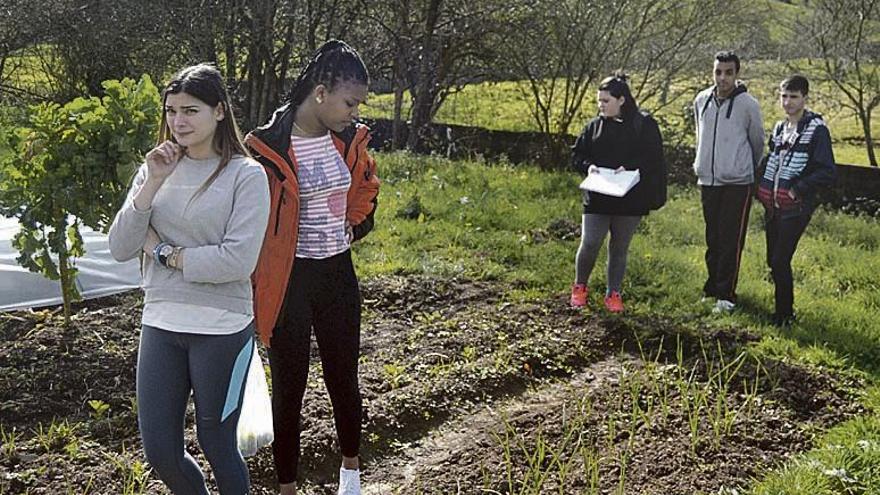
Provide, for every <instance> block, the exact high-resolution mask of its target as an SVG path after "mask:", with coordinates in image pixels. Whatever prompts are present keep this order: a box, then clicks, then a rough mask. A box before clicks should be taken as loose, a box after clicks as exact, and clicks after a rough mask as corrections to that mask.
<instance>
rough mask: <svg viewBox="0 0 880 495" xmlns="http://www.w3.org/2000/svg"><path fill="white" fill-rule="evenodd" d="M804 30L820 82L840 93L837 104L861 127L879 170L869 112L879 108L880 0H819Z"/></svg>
mask: <svg viewBox="0 0 880 495" xmlns="http://www.w3.org/2000/svg"><path fill="white" fill-rule="evenodd" d="M813 9H814V10H813V16H812V18H811V19H810V22H809V23H808V24H806V25H805V26H804V28H805V32H807V33H809V35H810V37H809V38H808V39H805V41H804V42H805V43H807V44H810V45H812V46H813V47H814V48H815V55H816V56H817V58H818V60H815V61H814V60H810V61H809V63H808V67H810V68H818V69H819V71H820V73H821V74H822V79H824V80H827V81H830V82H831V83H833V85H834V86H835V87H836V88H837V89H838V90H840V92H841V93H843V95H844V97H845V98H843V99H841V101H840V104H841V105H843V106H844V107H846V108H848V109H850V110H852V111H853V113H854V114H855V115H856V117H857V118H858V120H859V123H860V124H861V126H862V132H863V133H864V137H865V147H866V149H867V151H868V161H869V163H870V164H871V166H872V167H876V166H878V163H877V155H876V152H875V150H874V139H873V137H872V135H871V125H872V122H871V114H872V112H873V111H874V110H875V109H876V108H877V107H878V106H880V41H878V40H877V24H878V23H880V0H817V1H816V2H814V3H813Z"/></svg>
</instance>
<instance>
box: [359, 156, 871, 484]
mask: <svg viewBox="0 0 880 495" xmlns="http://www.w3.org/2000/svg"><path fill="white" fill-rule="evenodd" d="M379 163H380V167H381V168H380V171H381V175H382V177H383V180H384V186H383V192H382V197H383V198H384V199H383V200H382V205H381V208H380V209H379V212H378V217H377V221H376V225H377V226H378V227H377V230H376V231H375V232H374V233H373V234H372V235H371V236H370V237H368V238H367V239H366V240H365V242H364V244H362V245H361V246H360V247H359V248H358V250H357V265H358V267H359V271H360V273H361V274H362V275H364V276H365V277H374V276H378V275H387V274H425V273H427V274H433V275H441V276H444V277H449V276H461V277H465V278H476V279H481V280H487V281H490V282H492V283H494V284H497V285H498V286H499V288H502V287H503V288H504V290H510V289H511V288H513V289H514V294H518V296H516V297H519V298H521V299H523V300H528V299H530V298H533V297H546V295H547V294H559V295H562V294H565V293H566V291H567V290H568V287H569V284H570V282H571V280H572V278H573V260H574V253H575V250H576V249H577V242H578V241H577V235H576V233H577V229H578V224H577V222H578V221H579V217H580V206H579V195H578V193H577V189H576V187H577V178H576V177H574V176H573V175H572V174H565V173H544V172H540V171H538V170H536V169H534V168H530V167H515V168H514V167H511V166H507V165H503V164H502V165H484V164H481V163H474V162H466V163H463V162H449V161H445V160H442V159H438V158H424V157H413V156H410V155H407V154H391V155H380V157H379ZM760 210H761V208H760V206H757V205H756V207H755V208H754V209H753V213H752V216H751V219H750V229H749V233H748V239H747V244H746V251H745V253H744V255H743V267H742V274H741V277H740V280H741V281H740V284H739V293H740V297H741V307H742V309H741V310H740V311H737V312H735V313H734V314H732V315H729V316H723V317H719V316H716V315H713V314H712V313H711V311H710V309H711V308H710V307H709V306H708V305H706V304H701V303H700V302H699V300H700V290H701V286H702V282H703V277H704V270H705V269H704V266H703V252H704V245H703V233H702V227H703V224H702V219H701V213H700V205H699V198H698V195H697V193H696V191H694V190H692V189H675V190H673V193H672V197H671V199H670V201H669V203H668V204H667V206H666V207H665V208H664V209H662V210H661V211H659V212H655V213H652V214H651V215H650V216H649V217H648V218H646V219H645V221H644V222H643V223H642V225H641V226H640V228H639V232H638V234H637V235H636V237H635V239H634V241H633V244H632V248H631V251H630V256H629V260H630V261H629V267H628V272H627V276H626V279H625V281H624V292H625V299H626V302H627V304H628V306H627V307H628V315H629V316H630V317H633V318H639V317H640V316H651V317H658V318H663V319H668V320H669V321H672V322H675V325H678V326H680V327H681V328H703V327H705V326H707V325H708V326H709V327H716V328H718V329H719V330H720V329H725V328H728V329H737V328H739V329H746V330H748V331H750V332H755V333H757V334H758V335H760V336H761V338H760V339H759V340H758V341H756V342H753V343H751V344H749V347H750V352H754V353H755V354H756V355H759V356H766V357H768V358H770V357H773V358H778V359H783V360H786V361H792V362H797V363H803V364H806V365H808V366H813V367H817V368H819V369H840V370H850V371H852V372H855V373H864V374H865V376H867V377H868V378H869V381H870V382H871V383H876V380H877V378H880V365H878V363H880V345H878V344H880V323H878V322H877V318H876V315H877V312H878V310H880V284H878V283H877V281H876V276H875V274H877V273H880V257H878V256H877V250H878V248H880V228H878V224H877V221H875V220H870V219H863V218H854V217H851V216H847V215H844V214H840V213H836V212H830V211H824V210H820V211H818V212H817V213H816V215H815V217H814V219H813V221H812V224H811V225H810V226H809V228H808V229H807V232H806V234H805V237H804V238H803V240H802V241H801V244H800V247H799V249H798V251H797V254H796V256H795V258H794V261H793V267H794V274H795V284H796V303H795V305H796V309H797V311H798V314H799V322H798V323H797V324H796V326H795V327H794V328H792V329H790V330H786V331H779V330H777V329H775V328H774V327H772V326H770V325H769V324H768V323H769V321H768V315H769V314H770V313H771V312H772V300H773V286H772V283H771V282H769V281H768V280H769V275H768V269H767V268H766V265H765V261H764V256H765V254H764V253H765V245H764V236H763V231H762V228H761V211H760ZM408 218H409V219H408ZM603 258H604V254H603V255H602V257H600V261H599V263H598V264H597V267H596V269H595V270H594V272H593V276H592V282H591V286H592V287H593V288H594V289H595V291H596V292H597V293H601V291H602V290H603V284H604V273H603V272H604V270H603V263H604V259H603ZM499 290H500V289H499ZM560 300H561V298H560ZM594 302H595V301H594ZM862 392H863V393H864V396H865V403H866V404H867V406H868V407H869V412H866V413H865V416H863V417H860V418H858V419H855V420H852V421H849V422H847V423H844V424H842V425H840V426H838V427H836V428H834V429H833V430H832V431H830V432H827V433H822V432H817V433H819V434H820V437H819V438H820V440H819V442H818V447H817V448H816V449H815V450H814V451H812V452H810V453H808V454H807V455H805V456H802V457H798V458H796V459H794V460H792V462H791V463H790V465H788V466H786V467H785V468H784V469H780V470H779V471H776V472H772V473H768V474H767V476H766V478H765V479H764V480H763V481H760V482H758V483H757V485H756V487H755V493H760V494H770V493H772V494H829V495H830V494H832V493H844V492H843V491H839V490H840V483H843V481H841V479H843V478H841V476H838V475H839V474H840V473H845V474H846V477H847V479H853V480H856V481H852V482H846V483H850V485H847V486H858V487H865V486H878V485H880V473H878V472H877V471H876V468H875V467H874V466H876V462H873V461H875V460H876V458H877V457H876V456H877V447H876V446H877V445H880V418H878V417H877V416H876V415H875V413H873V412H871V411H872V410H873V408H874V407H876V406H877V405H878V404H880V402H878V399H880V394H878V392H880V389H878V388H876V387H875V386H871V387H869V388H868V389H867V390H864V391H862ZM829 473H831V474H829ZM846 493H868V492H863V491H853V492H846Z"/></svg>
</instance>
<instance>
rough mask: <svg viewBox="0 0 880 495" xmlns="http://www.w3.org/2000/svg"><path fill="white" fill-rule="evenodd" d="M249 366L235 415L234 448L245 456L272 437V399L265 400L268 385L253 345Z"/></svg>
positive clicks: (272, 438)
mask: <svg viewBox="0 0 880 495" xmlns="http://www.w3.org/2000/svg"><path fill="white" fill-rule="evenodd" d="M253 349H254V351H253V355H252V357H251V365H250V368H248V377H247V384H246V385H245V388H244V399H243V400H242V404H241V416H240V417H239V418H238V450H240V451H241V454H242V455H243V456H245V457H250V456H252V455H254V454H256V453H257V450H259V449H260V447H265V446H266V445H269V444H270V443H272V441H273V440H275V434H274V433H273V431H272V401H271V400H270V399H269V386H268V385H267V384H266V371H265V369H264V368H263V360H262V359H260V353H259V352H258V351H257V344H256V342H254V344H253Z"/></svg>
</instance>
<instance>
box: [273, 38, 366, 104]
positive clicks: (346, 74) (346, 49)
mask: <svg viewBox="0 0 880 495" xmlns="http://www.w3.org/2000/svg"><path fill="white" fill-rule="evenodd" d="M349 81H353V82H357V83H360V84H363V85H365V86H369V84H370V75H369V73H368V72H367V66H366V65H364V61H363V60H361V57H360V55H358V53H357V52H356V51H355V50H354V48H352V47H350V46H349V45H348V44H346V43H345V42H344V41H340V40H330V41H328V42H326V43H324V44H323V45H321V47H320V48H318V50H317V51H315V53H314V54H313V55H312V58H311V60H309V63H308V64H306V66H305V67H304V68H303V70H302V72H300V73H299V77H297V78H296V82H295V83H294V84H293V88H291V90H290V93H288V95H287V102H288V103H290V106H291V108H296V107H298V106H299V105H300V104H301V103H302V102H303V101H305V99H306V97H307V96H308V95H309V93H311V92H312V90H313V89H315V86H318V85H319V84H323V85H324V86H326V87H327V89H328V90H330V91H333V89H334V88H335V87H336V85H337V84H338V83H341V82H349Z"/></svg>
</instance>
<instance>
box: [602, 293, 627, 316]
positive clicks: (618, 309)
mask: <svg viewBox="0 0 880 495" xmlns="http://www.w3.org/2000/svg"><path fill="white" fill-rule="evenodd" d="M605 309H607V310H608V311H610V312H612V313H623V299H622V298H621V297H620V292H617V291H616V290H613V291H611V294H608V295H607V296H605Z"/></svg>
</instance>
